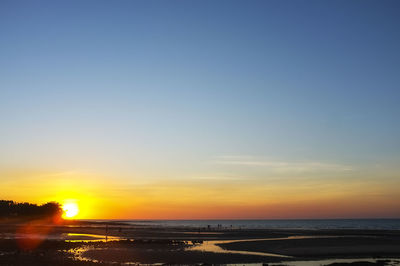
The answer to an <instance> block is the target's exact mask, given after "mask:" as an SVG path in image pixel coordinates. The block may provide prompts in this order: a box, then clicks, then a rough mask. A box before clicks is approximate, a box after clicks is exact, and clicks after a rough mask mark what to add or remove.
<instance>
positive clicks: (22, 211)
mask: <svg viewBox="0 0 400 266" xmlns="http://www.w3.org/2000/svg"><path fill="white" fill-rule="evenodd" d="M61 215H62V209H61V205H60V204H59V203H57V202H48V203H46V204H43V205H37V204H32V203H28V202H15V201H12V200H0V222H2V221H4V220H19V219H20V220H23V221H26V220H35V219H47V218H49V219H50V218H51V219H61Z"/></svg>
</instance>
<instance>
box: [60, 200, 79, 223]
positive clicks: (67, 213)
mask: <svg viewBox="0 0 400 266" xmlns="http://www.w3.org/2000/svg"><path fill="white" fill-rule="evenodd" d="M62 209H63V211H64V213H63V218H67V219H68V218H73V217H75V216H76V215H77V214H78V213H79V207H78V204H76V203H75V202H68V203H65V204H64V205H63V206H62Z"/></svg>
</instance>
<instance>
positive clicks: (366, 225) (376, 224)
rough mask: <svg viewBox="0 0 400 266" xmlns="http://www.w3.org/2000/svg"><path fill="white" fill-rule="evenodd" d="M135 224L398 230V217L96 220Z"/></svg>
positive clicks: (399, 228) (399, 220) (197, 226)
mask: <svg viewBox="0 0 400 266" xmlns="http://www.w3.org/2000/svg"><path fill="white" fill-rule="evenodd" d="M96 221H102V222H105V221H109V222H123V223H128V224H131V225H137V226H157V227H187V228H207V227H210V228H218V225H220V227H221V228H234V229H237V228H242V229H387V230H400V219H309V220H305V219H300V220H96Z"/></svg>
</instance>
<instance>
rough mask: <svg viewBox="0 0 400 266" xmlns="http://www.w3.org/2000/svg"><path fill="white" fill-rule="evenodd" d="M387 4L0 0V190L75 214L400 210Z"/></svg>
mask: <svg viewBox="0 0 400 266" xmlns="http://www.w3.org/2000/svg"><path fill="white" fill-rule="evenodd" d="M399 12H400V3H399V2H398V1H394V0H393V1H389V0H384V1H370V0H363V1H361V0H359V1H356V0H350V1H342V0H338V1H286V0H283V1H255V0H252V1H235V0H232V1H223V0H218V1H183V0H182V1H169V0H168V1H152V0H150V1H123V0H120V1H101V0H96V1H94V0H85V1H22V0H17V1H9V0H3V1H1V2H0V32H1V34H0V188H1V189H0V198H1V199H11V200H16V201H29V202H35V203H44V202H47V201H53V200H56V201H59V202H61V203H65V202H69V201H74V202H77V203H78V205H79V207H80V213H79V215H78V216H77V217H78V218H115V219H122V218H125V219H128V218H132V219H280V218H281V219H283V218H285V219H286V218H290V219H291V218H377V217H381V218H382V217H383V218H390V217H391V218H400V193H398V192H399V189H400V138H399V136H400V118H399V115H400V104H399V102H400V88H399V84H400V52H399V47H400V31H399V28H400V16H399V15H398V14H399Z"/></svg>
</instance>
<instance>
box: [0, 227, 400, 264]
mask: <svg viewBox="0 0 400 266" xmlns="http://www.w3.org/2000/svg"><path fill="white" fill-rule="evenodd" d="M24 226H25V227H27V228H28V229H29V230H27V232H25V233H26V234H24V235H19V233H20V232H21V228H22V229H23V228H24ZM38 235H39V236H41V238H40V239H36V240H35V241H36V242H35V241H34V239H35V237H36V238H37V236H38ZM106 238H107V239H106ZM32 241H33V242H32ZM31 242H32V243H34V244H32V243H31ZM21 243H22V244H24V243H25V244H26V243H28V244H29V243H30V244H31V247H30V248H29V246H27V247H28V248H26V247H25V248H24V247H23V246H21V245H22V244H21ZM207 245H208V249H207V248H204V247H206V246H207ZM210 246H211V247H214V250H213V249H212V248H211V249H210V248H209V247H210ZM215 247H217V249H218V250H217V249H215ZM60 250H61V251H60ZM350 258H351V259H357V258H358V259H372V258H380V259H381V260H382V259H385V258H392V259H397V258H398V259H400V231H399V230H376V229H364V230H356V229H314V230H304V229H300V230H299V229H290V230H289V229H286V230H283V229H277V230H274V229H240V230H239V229H230V230H224V229H221V230H217V229H213V230H209V231H207V230H198V231H195V230H193V228H185V227H176V228H175V227H174V228H173V227H158V226H156V227H151V226H150V227H137V226H132V225H126V224H120V223H116V224H115V223H114V224H109V223H108V224H104V223H102V224H98V223H89V222H83V223H81V222H76V221H74V222H72V223H68V224H65V225H56V226H54V225H35V224H34V225H32V224H28V225H24V224H14V225H13V224H0V264H6V265H7V264H11V265H27V264H30V265H51V264H54V263H55V262H54V261H55V260H56V261H59V262H60V261H61V262H63V263H64V264H63V265H99V263H100V262H102V263H103V265H107V264H112V263H117V265H119V264H120V265H123V264H124V263H139V264H155V263H163V264H165V263H166V264H202V263H209V264H235V263H241V264H246V263H282V264H283V265H284V264H285V262H287V263H289V262H290V261H316V260H323V259H350ZM28 262H29V263H28ZM39 262H40V263H39ZM46 263H47V264H46ZM380 263H382V262H380ZM399 263H400V262H399ZM114 265H115V264H114ZM383 265H385V264H383ZM399 265H400V264H399Z"/></svg>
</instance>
